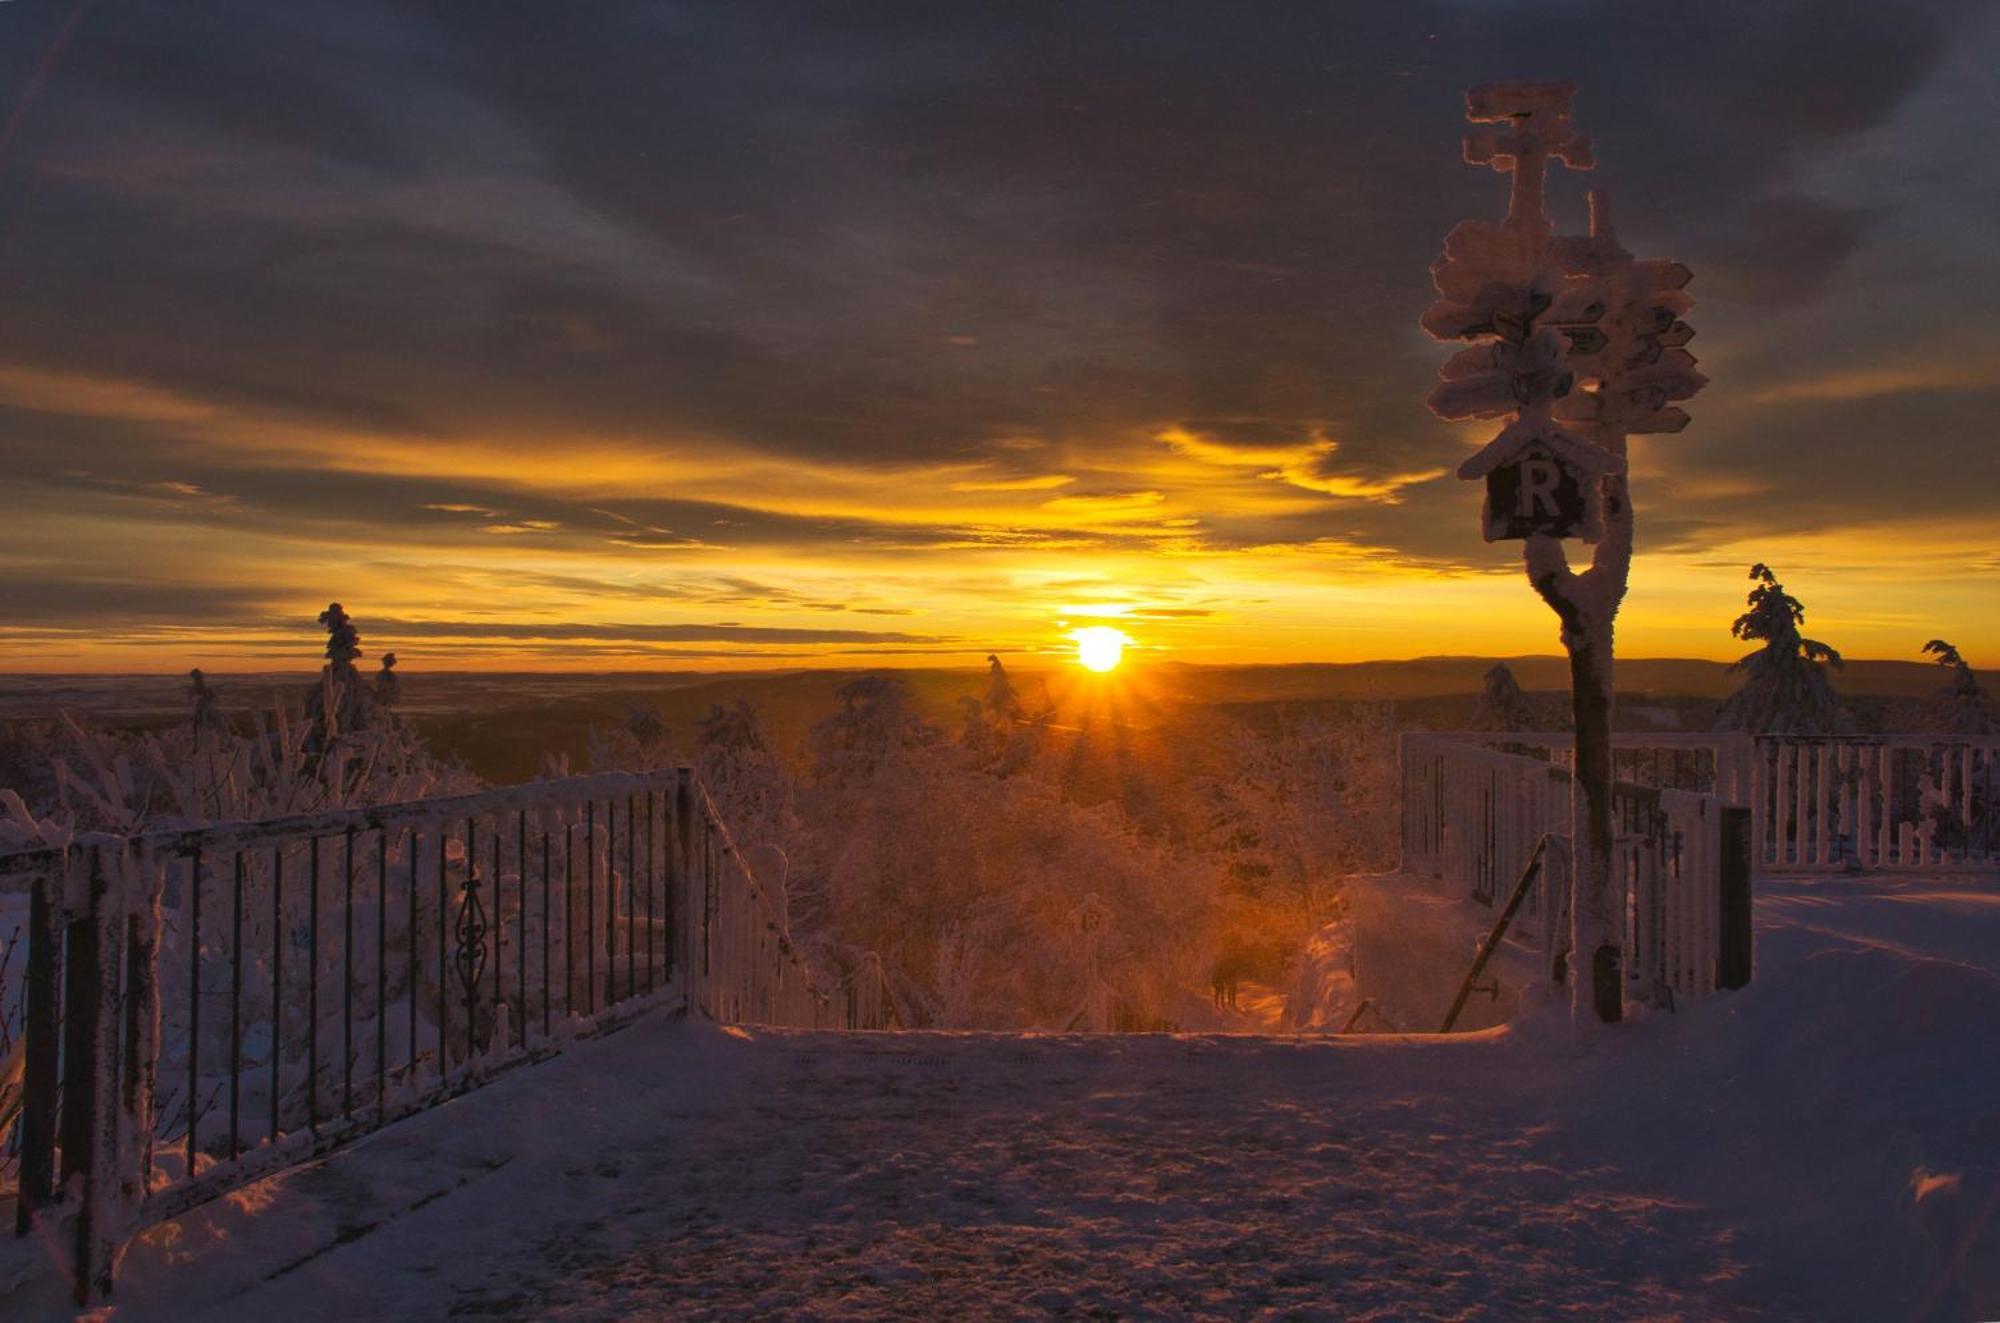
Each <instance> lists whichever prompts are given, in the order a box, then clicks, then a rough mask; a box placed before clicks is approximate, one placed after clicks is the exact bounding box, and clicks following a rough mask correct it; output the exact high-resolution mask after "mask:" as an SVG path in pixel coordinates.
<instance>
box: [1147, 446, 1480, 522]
mask: <svg viewBox="0 0 2000 1323" xmlns="http://www.w3.org/2000/svg"><path fill="white" fill-rule="evenodd" d="M1160 440H1162V441H1164V442H1165V443H1166V444H1167V445H1168V446H1170V447H1172V448H1173V449H1174V450H1175V451H1176V452H1178V453H1179V454H1182V455H1186V456H1187V457H1188V458H1190V459H1195V460H1199V461H1201V462H1202V463H1204V464H1216V465H1222V466H1224V467H1231V468H1251V469H1257V470H1259V472H1258V474H1257V476H1258V477H1260V478H1265V479H1268V480H1270V481H1273V482H1282V483H1286V484H1288V485H1290V486H1293V487H1297V488H1299V489H1300V490H1302V491H1309V492H1319V493H1321V494H1322V495H1326V496H1338V497H1341V498H1343V499H1347V500H1359V501H1381V502H1384V503H1386V504H1390V505H1394V504H1397V503H1398V502H1400V501H1401V499H1402V491H1403V489H1404V488H1405V487H1410V486H1414V485H1415V484H1417V483H1420V482H1429V481H1430V480H1431V479H1433V478H1439V477H1443V476H1444V472H1445V471H1444V469H1442V468H1435V469H1422V470H1419V471H1417V472H1414V473H1390V474H1384V475H1382V476H1380V477H1362V476H1360V475H1358V474H1345V473H1328V472H1327V471H1326V470H1327V468H1328V466H1329V462H1330V461H1331V460H1332V459H1333V456H1334V454H1335V453H1336V452H1337V451H1338V450H1339V449H1340V443H1339V442H1338V441H1335V440H1333V439H1332V438H1330V437H1327V436H1322V435H1314V436H1313V437H1312V438H1310V439H1309V440H1305V441H1300V442H1297V443H1296V444H1293V445H1288V446H1286V445H1262V446H1259V445H1250V446H1235V445H1229V444H1226V443H1223V442H1219V441H1213V440H1209V439H1207V438H1204V437H1201V436H1198V435H1196V434H1195V433H1193V432H1189V431H1187V430H1185V429H1182V428H1170V429H1168V430H1167V431H1165V432H1162V433H1161V434H1160Z"/></svg>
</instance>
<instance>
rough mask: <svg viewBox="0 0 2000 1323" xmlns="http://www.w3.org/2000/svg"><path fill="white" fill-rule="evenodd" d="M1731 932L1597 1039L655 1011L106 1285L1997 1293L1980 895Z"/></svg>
mask: <svg viewBox="0 0 2000 1323" xmlns="http://www.w3.org/2000/svg"><path fill="white" fill-rule="evenodd" d="M1759 927H1760V939H1759V940H1760V946H1759V955H1758V962H1759V964H1758V982H1757V983H1756V984H1754V985H1753V986H1752V987H1751V988H1750V989H1749V990H1747V991H1745V992H1743V993H1739V994H1734V995H1732V996H1729V997H1722V998H1715V999H1712V1000H1710V1001H1708V1002H1704V1003H1701V1004H1699V1005H1697V1006H1694V1007H1690V1008H1688V1009H1687V1010H1686V1011H1685V1012H1684V1013H1682V1014H1679V1015H1671V1016H1666V1015H1658V1016H1651V1017H1643V1018H1640V1019H1638V1020H1635V1021H1634V1022H1632V1023H1630V1024H1628V1025H1626V1026H1624V1027H1623V1028H1621V1029H1620V1030H1618V1031H1617V1032H1616V1034H1614V1035H1612V1036H1610V1037H1608V1038H1606V1039H1604V1040H1602V1041H1599V1042H1597V1043H1596V1044H1595V1045H1593V1046H1590V1047H1588V1048H1580V1047H1579V1046H1578V1045H1576V1044H1575V1043H1574V1042H1572V1041H1571V1040H1569V1039H1568V1038H1567V1036H1566V1031H1565V1030H1563V1029H1562V1028H1561V1027H1560V1024H1559V1022H1557V1021H1554V1020H1551V1019H1549V1018H1547V1017H1542V1018H1533V1017H1531V1018H1530V1019H1529V1020H1528V1021H1526V1022H1525V1023H1523V1024H1520V1025H1517V1026H1515V1027H1514V1028H1513V1029H1511V1030H1503V1031H1492V1032H1488V1033H1484V1034H1478V1035H1463V1036H1458V1037H1454V1038H1452V1039H1449V1040H1439V1039H1436V1038H1428V1039H1421V1038H1420V1039H1400V1038H1392V1037H1387V1036H1383V1037H1367V1038H1346V1039H1338V1040H1325V1039H1320V1040H1313V1039H1306V1040H1291V1039H1284V1038H1257V1037H1250V1036H1227V1035H1191V1036H1182V1037H1168V1036H1152V1035H1135V1036H1124V1037H1102V1038H1091V1037H1082V1036H1065V1037H1028V1038H1022V1037H1008V1036H994V1035H952V1034H897V1035H888V1034H884V1035H864V1036H839V1035H815V1034H801V1033H788V1032H754V1033H746V1032H742V1031H734V1030H723V1029H716V1028H713V1027H709V1026H706V1025H700V1024H686V1023H675V1022H664V1021H663V1022H651V1023H646V1024H642V1025H639V1026H636V1027H634V1028H632V1029H629V1030H627V1031H626V1032H624V1033H622V1034H619V1035H616V1036H614V1037H612V1038H609V1039H606V1040H602V1041H599V1042H596V1043H591V1044H586V1045H584V1046H582V1047H580V1048H578V1049H577V1050H576V1051H575V1052H573V1053H572V1054H571V1055H570V1056H568V1057H566V1058H563V1059H560V1060H558V1061H555V1062H552V1063H549V1064H547V1065H544V1066H539V1067H535V1068H533V1069H530V1070H524V1071H520V1072H517V1073H515V1074H514V1075H511V1076H509V1077H507V1078H505V1079H503V1080H501V1081H499V1082H497V1083H495V1084H493V1085H491V1086H489V1087H488V1088H486V1089H484V1090H481V1091H480V1092H478V1093H476V1094H473V1095H471V1096H469V1097H467V1098H464V1099H460V1100H459V1101H457V1102H455V1103H452V1104H450V1105H448V1106H446V1107H442V1108H439V1109H436V1110H434V1111H432V1112H430V1113H428V1114H425V1115H423V1116H420V1117H417V1118H414V1119H412V1120H411V1121H408V1122H406V1123H403V1124H400V1125H397V1126H393V1127H391V1128H390V1129H389V1130H387V1131H384V1132H383V1133H381V1134H379V1135H376V1136H374V1137H373V1138H371V1139H369V1140H367V1141H365V1142H363V1143H361V1144H359V1145H357V1146H356V1147H354V1148H352V1149H349V1150H347V1151H345V1152H342V1153H339V1154H336V1155H334V1156H333V1157H332V1158H331V1159H329V1160H328V1161H326V1162H324V1163H322V1164H319V1165H317V1166H314V1167H309V1168H305V1169H301V1170H299V1171H295V1172H292V1173H287V1174H285V1175H282V1176H280V1177H277V1178H274V1179H273V1180H271V1181H268V1182H266V1183H265V1184H263V1185H262V1186H258V1187H254V1188H252V1189H250V1190H247V1191H243V1192H240V1193H239V1194H237V1195H236V1196H234V1197H232V1198H231V1199H229V1200H226V1201H223V1202H221V1203H218V1204H216V1205H212V1206H210V1207H209V1208H208V1209H205V1210H201V1211H200V1212H198V1213H196V1214H194V1215H191V1216H190V1217H189V1218H187V1219H185V1220H184V1221H183V1222H182V1223H180V1224H177V1225H175V1226H170V1227H165V1228H159V1229H157V1230H155V1231H154V1232H151V1233H149V1234H148V1236H147V1237H146V1239H145V1241H144V1242H143V1243H141V1244H139V1245H137V1246H135V1247H134V1249H133V1251H132V1252H131V1254H130V1256H129V1257H128V1259H127V1262H126V1265H125V1268H124V1271H123V1274H122V1276H121V1281H120V1289H119V1299H120V1310H119V1314H120V1317H121V1318H129V1319H167V1318H174V1319H179V1318H190V1317H193V1318H219V1319H232V1318H240V1319H255V1320H260V1323H261V1321H262V1320H268V1319H274V1318H276V1319H287V1320H308V1319H320V1318H343V1319H345V1318H354V1319H361V1318H368V1319H374V1318H411V1319H415V1318H437V1317H443V1316H446V1315H464V1316H470V1317H480V1316H515V1317H533V1318H545V1317H556V1318H579V1319H582V1318H590V1319H597V1318H606V1319H608V1318H627V1317H674V1318H689V1317H722V1318H753V1317H754V1318H763V1317H785V1316H809V1317H814V1318H841V1317H856V1318H858V1317H878V1316H905V1317H919V1318H941V1317H964V1316H973V1317H993V1316H998V1317H1040V1316H1045V1315H1050V1314H1055V1315H1065V1314H1067V1315H1072V1316H1075V1315H1084V1316H1092V1317H1114V1316H1121V1317H1148V1318H1197V1317H1230V1318H1235V1317H1258V1316H1270V1317H1314V1318H1317V1317H1324V1318H1346V1319H1370V1318H1374V1319H1391V1318H1394V1319H1427V1318H1452V1319H1560V1318H1577V1319H1609V1318H1616V1319H1620V1320H1625V1319H1644V1318H1674V1319H1740V1318H1770V1319H1789V1318H1813V1319H1824V1320H1848V1319H1852V1320H1857V1321H1859V1320H1870V1321H1871V1323H1872V1321H1874V1320H1923V1323H1956V1321H1957V1320H1969V1319H1977V1318H1990V1317H1997V1316H2000V1216H1996V1209H2000V974H1997V973H1996V969H1995V966H1997V965H2000V957H1997V956H1996V955H1995V954H1994V953H1995V952H2000V894H1996V891H1995V889H1994V888H1992V887H1990V886H1989V887H1982V888H1974V887H1965V886H1958V885H1951V886H1917V885H1907V886H1885V885H1879V884H1869V885H1861V884H1847V883H1841V882H1824V883H1801V884H1798V885H1796V886H1773V887H1772V888H1771V889H1770V894H1769V895H1768V896H1767V897H1765V898H1763V899H1761V900H1760V902H1759ZM24 1316H25V1315H24Z"/></svg>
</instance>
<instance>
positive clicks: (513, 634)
mask: <svg viewBox="0 0 2000 1323" xmlns="http://www.w3.org/2000/svg"><path fill="white" fill-rule="evenodd" d="M369 630H370V635H371V637H377V638H381V639H385V640H388V641H395V640H398V639H406V638H408V639H439V638H465V639H512V640H520V639H526V640H539V641H543V642H556V641H562V640H578V641H583V642H600V643H601V642H614V643H648V644H650V643H746V644H748V643H811V644H819V645H823V646H824V645H831V644H845V645H875V644H892V643H911V644H934V645H943V644H951V643H956V642H958V640H954V639H951V638H948V637H945V636H942V635H934V634H903V633H892V632H887V631H876V630H866V629H796V628H778V627H769V626H758V625H732V624H716V625H698V624H646V623H630V622H626V623H616V622H604V623H599V622H588V621H518V620H399V619H393V618H392V619H385V620H374V621H371V622H369Z"/></svg>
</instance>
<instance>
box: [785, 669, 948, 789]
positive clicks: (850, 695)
mask: <svg viewBox="0 0 2000 1323" xmlns="http://www.w3.org/2000/svg"><path fill="white" fill-rule="evenodd" d="M834 696H835V697H836V698H838V699H839V700H840V710H839V711H837V712H835V713H834V714H833V715H832V716H830V717H827V718H826V719H825V720H823V721H821V722H819V723H818V724H817V725H815V726H814V727H813V728H812V730H811V732H810V733H809V734H808V735H807V737H806V747H807V752H808V755H809V756H810V758H811V760H812V774H813V777H814V778H815V779H816V780H822V781H824V780H836V779H843V778H853V777H855V776H865V775H867V774H868V773H869V772H871V771H873V770H874V769H876V768H879V767H885V766H890V765H892V764H894V763H896V762H898V761H899V760H900V755H901V754H902V753H903V751H905V750H907V749H911V748H916V747H920V746H923V745H928V744H935V743H936V742H937V741H938V738H939V732H938V730H937V728H936V727H934V726H932V725H931V724H930V723H929V722H927V721H925V720H924V719H923V717H922V716H920V715H919V714H918V712H917V708H916V703H915V700H914V699H913V698H912V697H911V695H910V687H909V685H908V684H907V683H905V682H904V680H903V678H902V677H901V676H899V675H890V674H888V673H886V672H881V671H877V672H871V673H870V674H868V675H863V676H859V677H857V678H855V679H853V680H849V681H848V682H847V683H846V684H844V685H842V686H840V688H839V689H837V690H835V691H834Z"/></svg>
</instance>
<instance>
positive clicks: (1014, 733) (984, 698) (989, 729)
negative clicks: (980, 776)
mask: <svg viewBox="0 0 2000 1323" xmlns="http://www.w3.org/2000/svg"><path fill="white" fill-rule="evenodd" d="M959 710H960V712H961V714H962V716H963V724H962V726H961V728H960V732H959V743H960V744H961V745H962V746H964V747H965V748H966V749H968V750H970V751H971V752H972V754H973V756H974V757H975V758H977V759H978V760H979V762H980V764H981V766H983V767H985V768H987V769H988V770H990V771H993V772H995V773H997V774H999V775H1001V776H1012V775H1013V774H1014V773H1016V772H1019V771H1020V770H1022V769H1023V768H1024V767H1026V766H1027V765H1028V764H1029V763H1031V762H1032V761H1034V759H1035V758H1036V757H1037V756H1038V755H1039V754H1040V753H1041V751H1042V749H1043V747H1044V745H1045V744H1046V742H1047V737H1048V723H1049V719H1050V716H1051V713H1050V711H1049V709H1048V707H1047V706H1046V704H1044V705H1043V706H1042V707H1040V708H1039V709H1038V710H1037V711H1034V712H1032V713H1031V712H1030V711H1029V710H1028V707H1027V704H1026V703H1024V702H1023V701H1022V698H1021V694H1020V691H1019V690H1017V689H1016V688H1015V687H1014V682H1013V680H1012V678H1010V677H1009V676H1008V674H1007V668H1006V667H1005V666H1003V665H1002V664H1001V662H1000V659H999V658H998V657H996V656H993V655H991V654H989V655H988V656H987V658H986V691H985V692H984V693H983V694H981V695H980V696H979V697H977V698H975V697H973V696H971V695H969V694H968V695H966V696H965V697H964V698H961V699H960V700H959Z"/></svg>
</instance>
